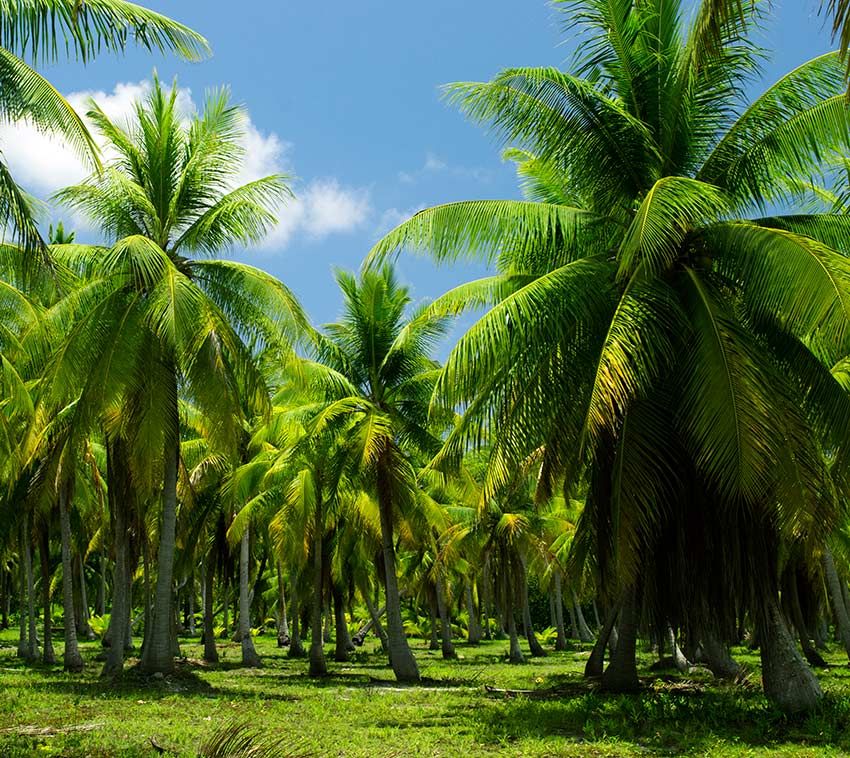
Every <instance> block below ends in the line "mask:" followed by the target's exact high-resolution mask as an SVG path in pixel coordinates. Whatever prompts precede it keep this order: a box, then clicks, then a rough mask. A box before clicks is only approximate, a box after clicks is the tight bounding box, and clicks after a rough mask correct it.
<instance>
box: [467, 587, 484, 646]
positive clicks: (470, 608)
mask: <svg viewBox="0 0 850 758" xmlns="http://www.w3.org/2000/svg"><path fill="white" fill-rule="evenodd" d="M464 595H465V599H466V613H467V615H468V616H469V625H468V626H467V630H466V631H467V642H468V643H469V644H470V645H478V644H479V643H480V642H481V625H480V624H479V623H478V612H477V611H476V610H475V599H474V598H473V596H472V580H471V579H468V580H467V582H466V588H465V589H464Z"/></svg>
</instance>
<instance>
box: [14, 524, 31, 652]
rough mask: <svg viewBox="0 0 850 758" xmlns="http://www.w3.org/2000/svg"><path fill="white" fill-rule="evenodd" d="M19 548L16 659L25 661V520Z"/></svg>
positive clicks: (26, 648) (26, 605)
mask: <svg viewBox="0 0 850 758" xmlns="http://www.w3.org/2000/svg"><path fill="white" fill-rule="evenodd" d="M19 539H20V541H21V548H20V555H19V557H18V601H19V602H18V627H19V628H18V653H17V655H18V658H23V659H24V660H26V659H27V655H28V653H29V648H28V647H27V608H28V607H29V603H28V602H27V569H26V566H25V565H24V551H25V550H26V542H27V527H26V519H24V523H22V524H21V532H20V537H19Z"/></svg>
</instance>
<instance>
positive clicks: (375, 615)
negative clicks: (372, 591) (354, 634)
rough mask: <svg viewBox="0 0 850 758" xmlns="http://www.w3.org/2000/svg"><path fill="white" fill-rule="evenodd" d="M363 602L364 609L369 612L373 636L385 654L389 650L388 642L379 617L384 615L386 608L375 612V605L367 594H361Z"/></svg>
mask: <svg viewBox="0 0 850 758" xmlns="http://www.w3.org/2000/svg"><path fill="white" fill-rule="evenodd" d="M363 600H364V601H365V603H366V609H367V610H368V611H369V618H370V619H371V621H372V628H373V629H374V630H375V634H376V635H377V636H378V639H379V640H380V641H381V650H382V651H383V652H384V653H387V652H389V649H390V642H389V640H388V639H387V633H386V632H385V631H384V627H383V626H382V625H381V616H382V615H383V614H384V613H386V610H387V609H386V606H384V607H383V608H382V609H381V610H380V611H377V610H375V604H374V603H373V602H372V600H371V599H370V598H369V594H368V593H367V592H364V593H363Z"/></svg>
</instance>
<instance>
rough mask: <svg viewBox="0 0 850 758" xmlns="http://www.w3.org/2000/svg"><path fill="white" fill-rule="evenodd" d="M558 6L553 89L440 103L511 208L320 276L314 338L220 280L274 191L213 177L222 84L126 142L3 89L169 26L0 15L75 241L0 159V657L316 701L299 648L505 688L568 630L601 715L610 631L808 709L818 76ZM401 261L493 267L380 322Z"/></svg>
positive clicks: (431, 222) (818, 315)
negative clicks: (61, 184) (324, 320)
mask: <svg viewBox="0 0 850 758" xmlns="http://www.w3.org/2000/svg"><path fill="white" fill-rule="evenodd" d="M555 5H556V8H557V10H558V11H559V13H560V14H561V15H562V17H563V19H564V23H565V25H566V26H567V27H568V28H575V29H577V30H578V33H579V34H580V35H581V40H582V45H581V54H580V56H579V57H578V58H577V59H576V61H575V62H574V65H573V66H572V67H571V68H570V70H569V72H564V71H560V70H557V69H552V68H512V69H507V70H505V71H503V72H501V73H500V74H498V75H497V76H496V77H495V78H494V79H493V80H491V81H489V82H484V83H477V82H466V83H459V84H454V85H450V86H449V87H447V88H446V90H445V94H446V97H447V99H448V100H449V101H450V102H451V103H453V104H455V105H456V106H457V107H459V108H460V109H461V111H463V113H464V114H465V115H466V116H467V117H468V118H470V119H471V120H473V121H475V122H477V123H480V124H481V125H482V126H484V127H485V128H487V129H488V130H490V131H491V132H492V133H493V134H494V135H495V136H497V137H498V139H499V140H501V141H502V142H503V143H504V146H505V148H506V152H505V157H506V158H507V159H509V160H511V161H514V162H515V164H516V167H517V174H518V177H519V180H520V184H521V187H522V190H523V193H524V196H525V199H524V200H506V201H490V200H488V201H469V202H458V203H452V204H448V205H443V206H437V207H434V208H431V209H427V210H425V211H422V212H421V213H419V214H417V215H416V216H414V217H413V218H412V219H410V220H409V221H406V222H404V223H403V224H401V225H400V226H399V227H398V228H396V229H395V230H393V231H392V232H390V233H389V234H388V235H387V236H386V237H385V238H384V239H383V240H381V241H380V242H379V243H378V244H377V245H376V246H375V248H374V249H373V250H372V251H371V253H370V254H369V256H368V258H367V260H366V263H365V265H364V268H363V270H362V272H361V273H360V274H358V275H354V274H350V273H346V272H339V273H337V275H336V286H337V287H338V288H339V290H340V292H341V294H342V299H343V309H342V313H341V316H340V319H339V321H338V322H336V323H333V324H329V325H326V326H324V327H322V328H315V327H314V326H312V325H311V324H310V322H309V320H308V319H307V317H306V316H305V314H304V313H303V311H302V309H301V307H300V305H299V303H298V301H297V299H296V298H295V297H294V295H293V294H292V293H291V292H290V291H289V290H288V289H287V287H286V286H285V285H284V284H283V283H281V282H280V281H278V280H276V279H275V278H274V277H272V276H270V275H268V274H266V273H265V272H263V271H261V270H259V269H257V268H254V267H251V266H248V265H245V264H242V263H237V262H234V261H231V260H227V259H226V258H223V257H222V256H223V255H224V254H225V253H226V251H227V250H229V249H231V248H233V247H244V246H250V245H251V244H253V243H256V242H258V241H260V240H261V239H262V238H263V236H264V235H265V234H266V232H267V231H268V230H269V229H270V228H271V227H272V226H273V225H274V224H275V223H276V218H277V214H278V213H285V212H286V209H285V204H286V201H287V199H288V198H289V197H290V190H289V187H288V184H287V177H285V176H269V177H265V178H262V179H259V180H256V181H253V182H250V183H248V184H244V185H240V184H239V183H238V175H239V169H240V166H241V162H242V159H243V148H242V147H241V145H242V130H243V128H244V125H245V117H244V114H243V112H242V111H241V110H240V108H238V107H236V106H234V105H233V104H232V103H231V102H230V99H229V96H228V93H227V92H226V91H225V90H221V91H215V92H212V93H210V94H209V95H208V96H207V98H206V100H205V102H204V104H203V107H202V109H200V111H199V112H198V113H192V114H187V113H183V112H181V111H180V109H179V107H178V102H177V89H176V85H174V86H172V87H169V86H166V85H163V84H162V83H160V82H159V81H158V80H156V79H155V80H154V84H153V87H152V89H151V91H150V93H149V95H148V96H147V98H146V99H145V100H144V101H142V102H139V103H138V104H137V105H136V107H135V110H134V112H133V114H132V116H131V117H130V118H129V119H128V120H127V121H126V122H117V121H113V120H112V119H110V118H109V117H108V116H107V114H106V113H104V112H103V111H102V110H101V109H100V108H99V107H98V105H97V103H91V105H90V111H89V113H88V114H87V119H88V121H87V122H85V121H83V120H82V119H81V118H80V116H79V115H77V114H76V113H75V112H74V111H73V110H72V109H71V108H70V106H69V105H68V104H67V103H66V102H65V101H64V100H63V99H62V98H61V96H59V95H58V93H57V92H56V91H55V90H54V89H53V88H52V87H51V86H50V84H49V82H47V81H46V80H45V79H43V78H42V77H41V76H40V75H39V74H38V73H37V72H36V70H35V69H34V68H33V67H32V66H31V65H30V64H29V63H27V62H26V59H30V60H31V61H32V62H33V63H37V62H38V61H41V60H53V59H55V58H57V57H59V56H60V55H63V54H65V53H66V52H67V53H70V54H72V55H76V56H78V57H81V58H83V59H87V58H89V57H91V56H93V55H95V54H97V53H98V52H100V51H101V50H102V49H107V50H112V51H119V52H120V51H121V50H122V49H124V47H125V46H126V45H127V44H129V43H130V42H133V43H136V44H141V45H142V46H144V47H147V48H150V49H159V50H168V51H173V52H175V53H177V54H178V55H181V56H183V57H185V58H190V59H194V58H198V57H202V56H203V55H204V54H205V53H206V51H207V46H206V42H205V41H204V40H203V39H202V38H201V37H199V36H198V35H197V34H195V33H194V32H192V31H191V30H189V29H187V28H185V27H183V26H181V25H180V24H177V23H175V22H173V21H171V20H169V19H167V18H164V17H162V16H159V15H158V14H155V13H152V12H150V11H147V10H145V9H142V8H139V7H138V6H135V5H132V4H129V3H125V2H123V1H122V0H100V2H97V3H85V4H77V3H72V2H59V1H58V0H55V1H50V2H48V0H43V1H42V2H23V1H22V2H13V3H6V4H5V5H3V7H2V8H0V43H2V45H3V47H0V71H2V92H3V93H4V95H5V97H4V99H3V101H2V112H3V113H4V115H5V116H6V118H7V119H8V120H18V119H24V118H25V119H28V120H29V121H31V122H32V123H34V124H36V125H37V126H39V127H40V128H42V129H44V130H45V131H51V132H58V133H59V134H61V135H62V136H63V137H64V138H65V140H66V141H67V143H68V144H69V146H70V148H72V149H76V150H77V151H78V152H79V153H80V154H81V155H83V156H85V157H86V158H87V160H88V161H89V163H90V167H91V172H92V173H91V176H90V177H89V178H88V179H86V180H85V181H83V182H82V183H80V184H78V185H75V186H71V187H67V188H65V189H64V190H62V191H61V192H59V193H58V194H57V195H56V197H55V198H54V201H55V202H57V203H61V204H62V205H64V207H66V208H67V209H69V210H73V211H74V212H75V213H77V214H82V215H84V216H85V217H86V218H87V219H88V220H89V221H90V222H91V223H92V224H93V225H94V226H95V227H97V228H98V229H100V230H101V236H102V239H103V240H104V244H102V245H82V244H76V243H75V241H74V235H73V234H69V233H67V232H66V231H65V230H64V229H62V228H61V226H60V227H57V229H55V230H54V229H51V231H50V235H49V236H48V239H47V240H43V239H42V236H41V232H40V230H39V227H38V225H37V224H36V221H35V215H34V214H35V205H34V202H33V201H32V200H31V199H30V198H29V196H28V195H27V194H26V193H25V192H24V191H23V190H21V189H20V188H19V187H18V186H17V185H16V184H15V182H14V179H13V177H12V176H11V175H10V173H9V171H8V170H7V169H6V167H5V165H3V164H0V185H2V191H0V198H2V199H1V200H0V212H2V215H3V220H4V222H5V226H6V228H7V230H8V231H9V239H8V240H7V242H6V243H4V245H3V246H2V256H0V270H2V280H0V293H2V295H0V307H2V310H3V322H2V323H3V327H2V329H1V330H0V364H2V371H0V385H2V395H1V396H0V398H1V399H0V445H2V451H3V455H2V469H1V470H2V478H3V489H2V492H3V496H2V509H3V517H2V521H0V523H2V535H0V536H2V543H0V549H2V561H1V562H0V613H2V622H3V623H4V624H9V623H11V622H12V618H11V617H13V616H16V618H17V621H18V623H19V624H20V637H19V650H18V652H19V655H21V656H22V657H24V658H27V659H30V660H36V659H37V658H39V657H41V658H42V659H43V660H44V661H45V662H48V663H51V662H54V660H55V652H54V645H53V632H52V629H53V627H54V625H57V626H61V627H62V630H63V639H64V645H63V657H62V661H63V664H64V667H65V668H66V669H67V670H69V671H71V672H75V671H79V670H81V668H82V667H83V665H84V664H83V659H82V657H81V655H80V652H79V649H78V642H77V640H78V636H79V635H88V636H94V635H95V634H98V635H100V636H101V637H102V639H103V645H104V647H103V650H104V652H103V654H102V656H101V658H102V660H103V673H104V675H105V676H111V677H115V676H119V675H120V674H121V672H122V670H123V668H124V665H125V659H126V658H127V657H129V656H132V657H133V658H134V659H135V658H138V664H137V665H138V667H139V668H140V670H141V671H143V672H148V673H169V672H171V671H172V670H173V669H174V667H175V660H176V659H178V657H179V640H180V637H181V636H184V637H185V636H187V635H188V636H191V635H201V636H202V638H203V642H204V657H205V659H206V660H207V661H210V662H215V661H216V660H217V659H218V652H217V647H216V641H217V640H220V639H221V638H232V639H235V640H237V641H238V642H240V643H241V647H242V660H243V663H244V665H246V666H260V665H262V661H261V660H260V658H259V656H258V654H257V652H256V650H255V648H254V645H253V642H252V637H253V635H255V634H256V633H257V632H258V630H259V631H260V632H261V633H264V632H265V631H266V630H268V629H270V628H274V630H275V631H276V633H277V635H278V639H279V642H280V644H281V645H282V646H286V647H288V654H289V655H290V656H293V657H299V656H304V657H305V658H307V659H308V661H307V663H306V664H305V665H307V666H308V667H309V673H310V674H311V675H314V676H321V675H323V674H325V673H326V672H327V671H328V662H327V659H326V656H327V655H328V654H329V653H328V650H327V649H326V643H328V642H330V641H331V640H332V641H333V652H332V655H333V659H334V660H335V661H345V660H348V658H349V656H350V654H351V652H352V651H353V650H354V649H355V646H356V645H357V644H362V643H363V640H364V637H365V635H366V634H367V633H368V634H374V635H376V637H377V638H378V639H379V640H380V644H381V646H382V648H383V650H384V651H385V653H386V655H387V662H388V664H389V665H390V666H391V667H392V670H393V672H394V674H395V676H396V678H397V679H399V680H400V681H406V682H416V681H418V680H419V679H420V671H419V667H418V665H417V661H416V657H415V655H414V653H413V651H412V649H411V645H410V642H409V638H411V637H417V636H419V635H430V644H431V645H432V647H434V648H439V649H441V650H442V653H443V655H444V656H445V657H447V658H451V657H454V656H455V650H454V641H453V637H457V636H458V635H459V634H460V635H462V636H463V637H464V638H465V639H466V641H467V642H468V643H470V644H475V643H477V642H479V641H480V640H481V639H483V638H488V639H489V638H492V637H497V638H500V639H501V638H504V639H507V640H508V641H509V648H508V649H509V658H510V660H511V661H514V662H520V661H522V660H523V657H524V655H527V654H530V655H533V656H539V655H545V654H546V649H545V645H546V644H547V643H548V642H549V641H550V640H549V638H550V636H551V641H552V642H553V643H554V646H555V648H556V649H564V647H565V646H566V645H567V644H568V643H567V638H568V637H569V636H573V637H578V638H580V639H581V641H582V642H585V643H588V644H589V643H593V646H592V651H591V654H590V657H589V659H588V663H587V669H586V675H587V676H588V677H597V678H599V679H600V682H601V686H602V687H603V688H605V689H608V690H611V691H631V690H636V689H638V687H639V678H638V670H637V666H636V646H637V644H638V638H639V637H643V638H644V639H646V640H647V641H648V642H650V643H651V644H653V645H654V646H655V647H656V648H657V650H658V652H659V655H662V656H663V655H665V654H667V655H669V656H671V657H672V662H673V663H674V664H675V665H677V666H679V667H681V668H685V667H687V666H688V665H690V664H691V663H700V664H702V665H705V666H707V667H708V668H709V669H710V670H711V671H712V672H713V673H714V675H715V676H716V677H718V678H729V679H734V678H735V677H737V676H738V675H739V673H740V667H739V666H738V664H737V663H736V662H735V660H734V657H733V655H732V653H731V648H732V647H733V646H736V645H739V644H744V643H746V644H749V645H750V646H752V647H758V649H759V651H760V655H761V663H762V681H763V685H764V691H765V694H766V695H767V697H768V698H769V699H771V700H772V701H774V702H775V703H776V704H778V705H779V706H780V707H782V708H784V709H786V710H789V711H800V710H807V709H811V708H812V707H814V706H815V704H816V703H817V701H818V699H819V698H820V696H821V691H820V687H819V685H818V681H817V678H816V676H815V675H814V673H813V671H812V668H813V667H814V668H816V667H818V666H819V665H822V664H823V660H822V658H821V654H820V653H819V651H818V648H822V647H823V646H824V645H825V644H826V643H827V640H828V638H829V637H830V636H834V638H835V640H836V641H837V642H838V643H839V644H841V645H843V646H844V648H845V649H846V651H847V653H848V656H850V593H848V579H850V542H848V539H847V537H848V532H847V525H848V519H847V512H846V509H845V505H846V503H847V501H848V495H850V491H848V488H849V487H850V481H848V477H850V454H848V453H850V447H848V445H849V444H850V442H848V440H847V430H850V394H848V392H850V369H848V363H847V361H848V356H849V355H850V330H848V328H847V327H848V316H850V262H848V259H847V255H848V254H850V220H848V219H850V217H848V215H847V208H848V200H850V181H848V168H847V157H846V156H847V154H848V141H850V119H848V110H847V108H848V106H847V99H846V79H845V74H846V71H845V67H844V64H843V62H842V60H841V59H840V57H839V55H838V54H829V55H825V56H821V57H819V58H816V59H814V60H812V61H810V62H808V63H806V64H804V65H802V66H800V67H799V68H797V69H796V70H794V71H792V72H791V73H789V74H787V75H786V76H784V77H783V78H782V79H780V80H779V81H778V82H776V83H775V84H773V85H772V86H770V87H768V88H767V89H766V90H765V91H764V92H763V93H762V94H760V95H758V96H756V97H752V96H750V94H749V93H750V91H751V89H752V84H753V82H754V81H755V80H756V79H757V76H758V70H759V69H758V64H759V61H760V59H761V57H762V55H763V51H761V50H760V49H759V48H758V47H757V46H756V45H755V44H754V42H753V28H754V26H755V25H756V24H757V22H758V20H759V15H758V13H759V12H758V9H757V8H750V7H740V6H737V5H736V6H735V7H732V6H730V8H728V9H724V8H723V7H721V6H723V4H722V3H721V4H718V3H716V2H712V1H711V0H706V2H705V3H704V4H703V5H702V6H701V7H700V8H699V9H697V11H696V13H695V14H694V15H693V18H692V19H690V20H688V18H689V14H687V13H686V12H685V10H686V9H685V7H684V4H678V3H661V2H652V1H648V2H634V1H633V0H570V1H563V2H557V3H556V4H555ZM839 10H840V9H839ZM87 124H88V125H90V127H89V126H88V125H87ZM89 128H91V129H92V130H93V131H94V135H92V134H91V133H90V131H89ZM98 144H100V145H106V146H108V150H106V151H104V154H106V155H108V156H109V159H108V160H106V159H103V158H102V157H101V153H100V151H99V150H98V148H97V147H96V146H97V145H98ZM6 147H7V150H13V149H14V145H9V146H6ZM403 250H406V251H420V252H424V253H426V254H428V255H431V256H432V257H433V258H434V259H436V260H438V261H452V260H457V259H459V258H462V257H474V258H477V259H480V260H485V261H487V262H488V263H489V264H490V265H491V267H492V268H493V270H494V274H493V275H492V276H490V277H487V278H484V279H481V280H478V281H475V282H470V283H469V284H466V285H463V286H461V287H459V288H457V289H455V290H453V291H450V292H448V293H446V294H445V295H444V296H442V297H440V298H438V299H437V300H436V301H434V302H433V303H430V304H429V305H427V306H424V307H420V308H418V309H414V308H412V307H411V303H410V296H409V294H408V291H407V289H406V288H405V287H404V286H402V285H401V284H400V283H399V282H398V280H397V279H396V277H395V275H394V273H393V270H392V267H391V262H390V258H391V257H392V256H394V255H395V254H397V253H398V252H399V251H403ZM470 310H472V311H479V312H480V311H482V310H483V311H484V315H483V316H481V317H480V318H479V320H478V321H477V323H476V324H475V325H474V326H473V327H472V328H471V329H469V331H468V332H467V333H466V334H465V335H463V336H462V337H461V338H460V340H459V341H458V342H457V344H456V345H455V347H454V348H453V350H452V352H451V354H450V356H449V358H448V360H447V361H446V363H445V365H443V366H440V365H439V364H438V363H437V362H436V361H435V360H434V359H433V357H432V353H433V350H434V347H435V345H436V344H437V343H438V341H439V340H441V339H443V338H444V334H445V330H446V328H447V326H448V323H449V320H450V319H451V318H452V317H454V316H457V315H459V314H461V313H463V312H465V311H470ZM541 603H542V607H543V610H542V611H541ZM541 616H544V617H545V618H544V620H543V622H542V623H541V621H540V618H541ZM535 625H536V626H537V629H536V630H535ZM547 625H549V626H551V630H549V629H547V630H544V629H543V628H542V627H543V626H547ZM521 636H523V637H524V638H525V643H524V644H522V643H521V642H520V637H521ZM524 650H527V651H528V653H526V652H524Z"/></svg>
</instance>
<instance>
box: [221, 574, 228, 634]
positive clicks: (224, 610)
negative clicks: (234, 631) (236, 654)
mask: <svg viewBox="0 0 850 758" xmlns="http://www.w3.org/2000/svg"><path fill="white" fill-rule="evenodd" d="M221 584H222V589H223V591H222V605H221V623H222V631H221V638H222V639H223V640H226V639H227V638H228V637H229V636H230V583H229V582H228V581H227V579H226V578H225V577H222V581H221Z"/></svg>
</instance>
